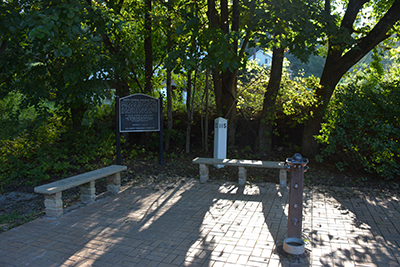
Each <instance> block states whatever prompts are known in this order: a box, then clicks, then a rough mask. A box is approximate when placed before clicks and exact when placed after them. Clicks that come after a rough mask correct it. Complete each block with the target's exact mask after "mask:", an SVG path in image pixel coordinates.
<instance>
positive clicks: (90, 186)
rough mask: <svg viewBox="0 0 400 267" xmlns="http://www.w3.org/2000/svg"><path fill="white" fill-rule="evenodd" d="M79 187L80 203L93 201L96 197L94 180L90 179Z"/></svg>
mask: <svg viewBox="0 0 400 267" xmlns="http://www.w3.org/2000/svg"><path fill="white" fill-rule="evenodd" d="M80 189H81V202H82V203H91V202H94V200H95V198H96V187H95V181H91V182H89V183H86V184H83V185H81V186H80Z"/></svg>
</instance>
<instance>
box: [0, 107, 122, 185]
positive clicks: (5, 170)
mask: <svg viewBox="0 0 400 267" xmlns="http://www.w3.org/2000/svg"><path fill="white" fill-rule="evenodd" d="M24 112H25V111H22V112H21V114H23V113H24ZM111 113H112V110H111V109H110V108H109V107H107V106H102V107H98V108H96V109H94V110H93V111H92V112H88V115H87V116H86V118H85V121H84V122H83V123H84V125H82V131H81V132H79V133H75V132H73V131H71V130H70V128H68V124H67V123H66V121H65V120H64V119H63V118H62V117H60V116H58V115H56V113H54V114H53V116H51V117H48V118H47V119H46V120H45V121H44V122H42V123H39V121H38V120H37V119H36V117H35V116H34V115H32V116H31V117H30V118H29V117H26V116H24V117H23V118H21V116H20V117H19V118H16V117H14V121H13V122H10V123H5V124H3V126H4V129H2V130H3V134H2V135H1V136H0V137H1V138H0V144H1V146H0V169H1V173H0V191H4V190H5V188H6V187H18V186H35V185H38V184H42V183H43V182H46V181H47V180H49V179H50V178H51V176H52V175H53V176H54V177H53V178H52V179H60V178H62V177H66V176H67V174H68V173H71V172H76V171H77V170H78V169H81V168H83V169H87V168H91V169H93V168H95V167H96V165H98V166H103V165H109V164H110V163H112V162H113V161H114V158H115V152H116V148H115V129H114V127H113V124H112V118H113V117H112V114H111ZM15 125H17V126H18V128H17V129H18V131H15V130H13V129H14V128H13V127H15ZM7 129H8V130H9V131H8V132H9V133H12V134H8V135H7V134H5V133H6V132H7ZM93 166H94V167H93Z"/></svg>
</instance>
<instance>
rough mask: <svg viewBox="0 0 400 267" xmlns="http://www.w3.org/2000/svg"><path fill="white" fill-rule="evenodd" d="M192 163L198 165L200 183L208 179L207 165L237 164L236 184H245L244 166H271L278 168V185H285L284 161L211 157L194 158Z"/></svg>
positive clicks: (282, 186)
mask: <svg viewBox="0 0 400 267" xmlns="http://www.w3.org/2000/svg"><path fill="white" fill-rule="evenodd" d="M193 163H195V164H199V166H200V183H205V182H207V180H208V175H209V170H208V166H209V165H221V166H237V167H238V169H239V170H238V184H239V185H245V184H246V168H245V167H259V168H273V169H279V186H280V187H281V188H284V187H286V180H287V171H286V169H285V168H284V166H285V162H279V161H261V160H245V159H213V158H195V159H194V160H193Z"/></svg>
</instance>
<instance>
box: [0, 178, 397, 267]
mask: <svg viewBox="0 0 400 267" xmlns="http://www.w3.org/2000/svg"><path fill="white" fill-rule="evenodd" d="M170 187H171V188H170V189H166V190H162V189H161V190H158V191H155V190H152V189H149V188H146V187H131V188H127V189H126V190H124V191H123V192H121V193H120V194H119V195H117V196H109V197H106V198H104V199H101V200H99V201H97V202H96V203H93V204H90V205H88V206H86V207H82V208H79V209H77V210H74V211H72V212H70V213H67V214H65V215H64V216H62V217H61V218H59V219H45V218H44V219H37V220H35V221H32V222H30V223H27V224H25V225H23V226H20V227H17V228H14V229H12V230H9V231H7V232H4V233H2V234H0V266H2V267H6V266H42V267H43V266H274V267H275V266H382V267H383V266H385V267H386V266H400V248H399V246H400V235H399V231H400V221H399V220H400V207H399V198H398V197H397V196H392V197H387V196H386V197H384V198H378V197H366V195H365V194H362V193H360V192H357V191H354V190H351V189H348V190H342V189H337V190H329V191H325V190H322V189H313V190H307V189H306V190H305V193H304V202H305V203H304V220H303V232H304V236H305V238H307V239H308V240H309V242H308V243H307V246H306V255H304V256H303V257H298V256H295V257H292V256H291V255H287V254H286V253H284V252H283V251H282V249H281V246H282V242H283V239H284V234H285V233H286V224H287V208H288V207H287V203H288V190H287V189H284V190H279V188H278V187H277V185H275V184H260V185H253V186H246V187H239V188H238V187H237V186H236V185H235V184H223V185H222V184H216V183H214V184H199V183H198V181H195V180H187V181H186V182H185V183H182V184H180V185H176V186H175V187H172V186H170Z"/></svg>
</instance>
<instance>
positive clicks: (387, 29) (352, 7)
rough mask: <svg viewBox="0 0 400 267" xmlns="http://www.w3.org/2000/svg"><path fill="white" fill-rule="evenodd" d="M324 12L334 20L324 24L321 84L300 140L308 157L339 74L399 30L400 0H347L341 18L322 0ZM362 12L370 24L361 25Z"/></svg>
mask: <svg viewBox="0 0 400 267" xmlns="http://www.w3.org/2000/svg"><path fill="white" fill-rule="evenodd" d="M367 8H372V11H371V12H370V14H366V13H368V11H366V9H367ZM325 12H326V13H327V15H329V16H332V17H333V18H335V20H336V22H337V23H336V24H329V25H328V24H327V25H324V26H325V29H326V30H327V34H328V36H327V38H328V54H327V57H326V60H325V66H324V70H323V72H322V75H321V79H320V85H321V86H320V87H319V88H317V90H316V97H317V99H318V104H317V105H315V106H314V107H313V108H312V110H311V114H310V115H311V116H310V118H309V119H308V121H307V123H306V125H305V128H304V132H303V139H302V153H303V155H305V156H308V157H310V156H314V155H316V153H317V152H318V144H317V141H316V140H315V138H314V136H316V135H318V133H319V131H320V129H321V123H322V122H323V118H324V115H325V112H326V109H327V107H328V104H329V102H330V99H331V97H332V94H333V92H334V90H335V87H336V85H337V84H338V82H339V81H340V79H341V78H342V76H343V75H344V74H345V73H346V72H347V71H348V70H349V69H350V68H351V67H352V66H353V65H354V64H356V63H357V62H358V61H359V60H360V59H361V58H363V57H364V56H365V55H366V54H367V53H368V52H369V51H371V50H372V49H373V48H374V47H376V46H377V45H378V44H379V43H381V42H383V41H384V40H388V39H389V38H391V37H392V36H393V34H394V33H395V32H399V26H400V25H399V20H400V0H393V1H369V0H350V1H348V3H347V9H346V11H345V13H344V15H343V17H342V18H341V19H339V18H338V16H335V15H333V14H332V7H331V3H330V1H329V0H326V1H325ZM363 12H364V13H363ZM363 14H365V15H369V16H370V17H371V19H370V20H368V21H367V22H370V21H372V22H374V24H373V25H369V24H365V23H364V21H362V20H361V19H360V16H361V15H363ZM372 19H373V20H372Z"/></svg>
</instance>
